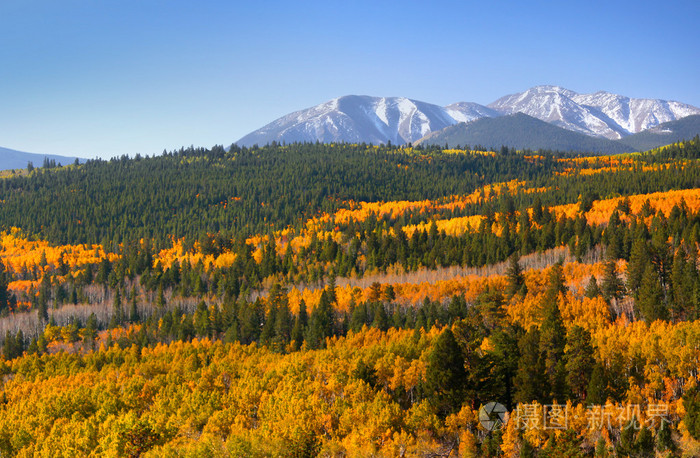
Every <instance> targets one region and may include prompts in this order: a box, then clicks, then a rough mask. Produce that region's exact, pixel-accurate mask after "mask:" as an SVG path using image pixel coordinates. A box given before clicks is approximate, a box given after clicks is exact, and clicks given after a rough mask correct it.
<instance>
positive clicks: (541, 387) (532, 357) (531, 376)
mask: <svg viewBox="0 0 700 458" xmlns="http://www.w3.org/2000/svg"><path fill="white" fill-rule="evenodd" d="M518 349H519V351H520V359H519V360H518V370H517V372H516V374H515V383H514V385H515V397H514V398H515V399H514V401H515V402H516V403H517V402H521V403H525V404H529V403H531V402H532V401H542V400H543V399H544V392H545V391H546V392H549V389H548V388H547V379H546V378H545V376H544V365H543V363H544V359H543V358H542V357H541V354H540V332H539V330H538V329H537V327H536V326H532V327H531V328H530V329H529V330H528V331H527V332H526V333H525V334H523V336H522V337H521V338H520V340H519V341H518Z"/></svg>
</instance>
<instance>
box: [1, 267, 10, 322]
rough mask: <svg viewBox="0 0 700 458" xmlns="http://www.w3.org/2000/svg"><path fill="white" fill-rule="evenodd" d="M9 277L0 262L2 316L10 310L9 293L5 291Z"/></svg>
mask: <svg viewBox="0 0 700 458" xmlns="http://www.w3.org/2000/svg"><path fill="white" fill-rule="evenodd" d="M9 277H10V275H9V273H8V272H7V270H6V269H5V264H3V263H2V262H0V315H4V314H5V313H7V312H8V311H9V310H10V293H9V290H8V289H7V287H8V285H9V283H10V278H9Z"/></svg>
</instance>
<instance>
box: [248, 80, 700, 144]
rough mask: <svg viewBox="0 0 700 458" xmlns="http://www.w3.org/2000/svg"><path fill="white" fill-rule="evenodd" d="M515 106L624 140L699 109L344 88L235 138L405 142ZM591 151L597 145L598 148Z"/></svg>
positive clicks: (604, 95) (498, 139) (496, 135)
mask: <svg viewBox="0 0 700 458" xmlns="http://www.w3.org/2000/svg"><path fill="white" fill-rule="evenodd" d="M516 113H523V114H525V115H528V116H530V117H532V118H536V119H538V120H541V121H544V122H545V123H548V124H549V125H552V126H556V127H560V128H562V129H564V130H567V131H571V132H576V133H579V134H582V135H585V136H586V138H593V139H606V140H622V139H626V138H628V137H630V136H633V135H634V134H638V133H640V132H645V131H649V130H650V129H653V128H656V127H657V126H659V125H660V124H663V123H667V122H672V121H677V120H679V119H682V118H685V117H688V116H691V115H700V108H697V107H694V106H692V105H688V104H685V103H681V102H676V101H666V100H660V99H636V98H629V97H625V96H622V95H617V94H612V93H609V92H603V91H601V92H596V93H593V94H578V93H576V92H574V91H571V90H569V89H565V88H562V87H559V86H536V87H533V88H531V89H528V90H527V91H524V92H521V93H517V94H512V95H507V96H505V97H502V98H500V99H498V100H496V101H494V102H493V103H491V104H489V105H486V106H485V105H480V104H478V103H472V102H458V103H454V104H451V105H448V106H445V107H441V106H439V105H434V104H430V103H426V102H421V101H417V100H411V99H407V98H404V97H370V96H357V95H348V96H344V97H339V98H335V99H333V100H330V101H328V102H325V103H322V104H320V105H317V106H315V107H311V108H307V109H305V110H300V111H296V112H294V113H291V114H288V115H286V116H283V117H281V118H279V119H277V120H275V121H273V122H272V123H270V124H268V125H266V126H264V127H262V128H260V129H258V130H256V131H254V132H251V133H250V134H248V135H246V136H244V137H243V138H241V139H240V140H238V141H237V142H236V143H237V144H239V145H241V146H251V145H253V144H260V145H263V144H267V143H271V142H273V141H275V142H278V143H282V142H287V143H291V142H316V141H320V142H326V143H327V142H349V143H361V142H365V143H375V144H378V143H387V142H391V143H394V144H405V143H413V142H417V141H419V140H421V139H423V138H424V137H426V136H428V135H430V134H433V133H435V132H438V131H442V130H443V129H448V128H451V127H452V126H455V125H457V124H460V123H471V122H473V121H476V120H480V119H483V118H493V119H495V118H500V117H504V116H505V117H507V116H508V115H512V114H516ZM507 119H508V121H506V122H504V123H496V124H490V127H489V130H490V131H491V135H490V136H489V138H488V140H490V141H493V142H494V143H491V144H484V143H482V144H484V146H500V145H502V144H507V142H505V141H503V140H505V139H506V137H507V135H508V134H509V132H508V130H507V129H508V128H510V127H512V125H511V124H512V122H513V120H515V121H517V122H518V123H520V124H521V125H522V126H521V127H523V128H525V126H524V125H523V123H525V119H524V118H522V117H516V118H507ZM527 123H528V126H529V127H527V128H528V129H546V130H544V131H542V132H540V133H533V137H534V136H537V137H542V138H543V139H545V140H546V137H547V135H548V134H547V132H550V133H551V130H550V129H548V128H546V126H544V125H543V124H539V123H532V122H531V121H527ZM501 125H502V126H503V128H504V129H505V130H502V131H498V129H497V127H498V126H501ZM494 129H496V130H494ZM691 130H692V129H691ZM557 132H558V131H557ZM558 133H559V132H558ZM695 133H698V132H695ZM559 134H560V133H559ZM691 136H692V135H691ZM576 138H578V139H579V140H583V138H581V137H570V140H572V141H574V140H575V139H576ZM662 138H664V139H666V138H668V136H665V137H664V136H659V135H651V136H649V137H647V139H646V140H643V141H640V144H642V143H643V144H644V145H648V144H653V146H659V144H657V143H655V141H656V140H658V141H661V139H662ZM671 141H673V140H671ZM448 143H449V142H448ZM585 143H586V144H592V145H597V146H602V145H604V144H605V142H592V143H591V142H589V141H588V140H586V142H585ZM625 144H626V145H627V146H625V148H626V149H630V148H632V149H637V146H636V145H635V146H632V145H631V144H629V143H625ZM533 145H534V143H533V144H532V145H530V144H526V145H520V146H517V147H525V148H531V149H539V148H541V147H542V146H533ZM548 148H553V146H551V145H550V146H548ZM571 149H578V150H585V149H584V146H583V145H580V146H577V145H576V142H575V141H574V144H573V148H571ZM595 151H599V149H598V148H596V149H595ZM605 151H610V150H605Z"/></svg>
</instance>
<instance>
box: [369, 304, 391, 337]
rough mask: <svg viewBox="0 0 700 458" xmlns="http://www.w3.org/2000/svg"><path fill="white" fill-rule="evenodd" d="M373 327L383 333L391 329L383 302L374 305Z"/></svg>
mask: <svg viewBox="0 0 700 458" xmlns="http://www.w3.org/2000/svg"><path fill="white" fill-rule="evenodd" d="M372 327H374V328H377V329H379V330H381V331H386V330H387V329H389V316H388V315H387V313H386V309H385V308H384V304H382V303H381V302H377V303H375V304H374V320H373V321H372Z"/></svg>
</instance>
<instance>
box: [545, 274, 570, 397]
mask: <svg viewBox="0 0 700 458" xmlns="http://www.w3.org/2000/svg"><path fill="white" fill-rule="evenodd" d="M563 284H564V282H563V272H562V270H561V265H560V264H556V265H555V266H554V267H552V270H551V271H550V275H549V284H548V286H547V292H546V294H545V315H544V320H543V321H542V325H541V327H540V353H541V355H542V358H543V360H544V361H543V362H544V364H543V366H544V374H545V378H546V380H547V387H548V388H549V392H548V393H546V398H545V400H547V401H549V400H557V401H558V402H564V400H565V399H566V360H565V352H564V348H565V346H566V337H565V336H566V328H564V322H563V320H562V318H561V313H560V312H559V303H558V301H557V299H556V297H557V296H558V294H559V293H560V292H561V290H562V288H565V287H564V286H563Z"/></svg>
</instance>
